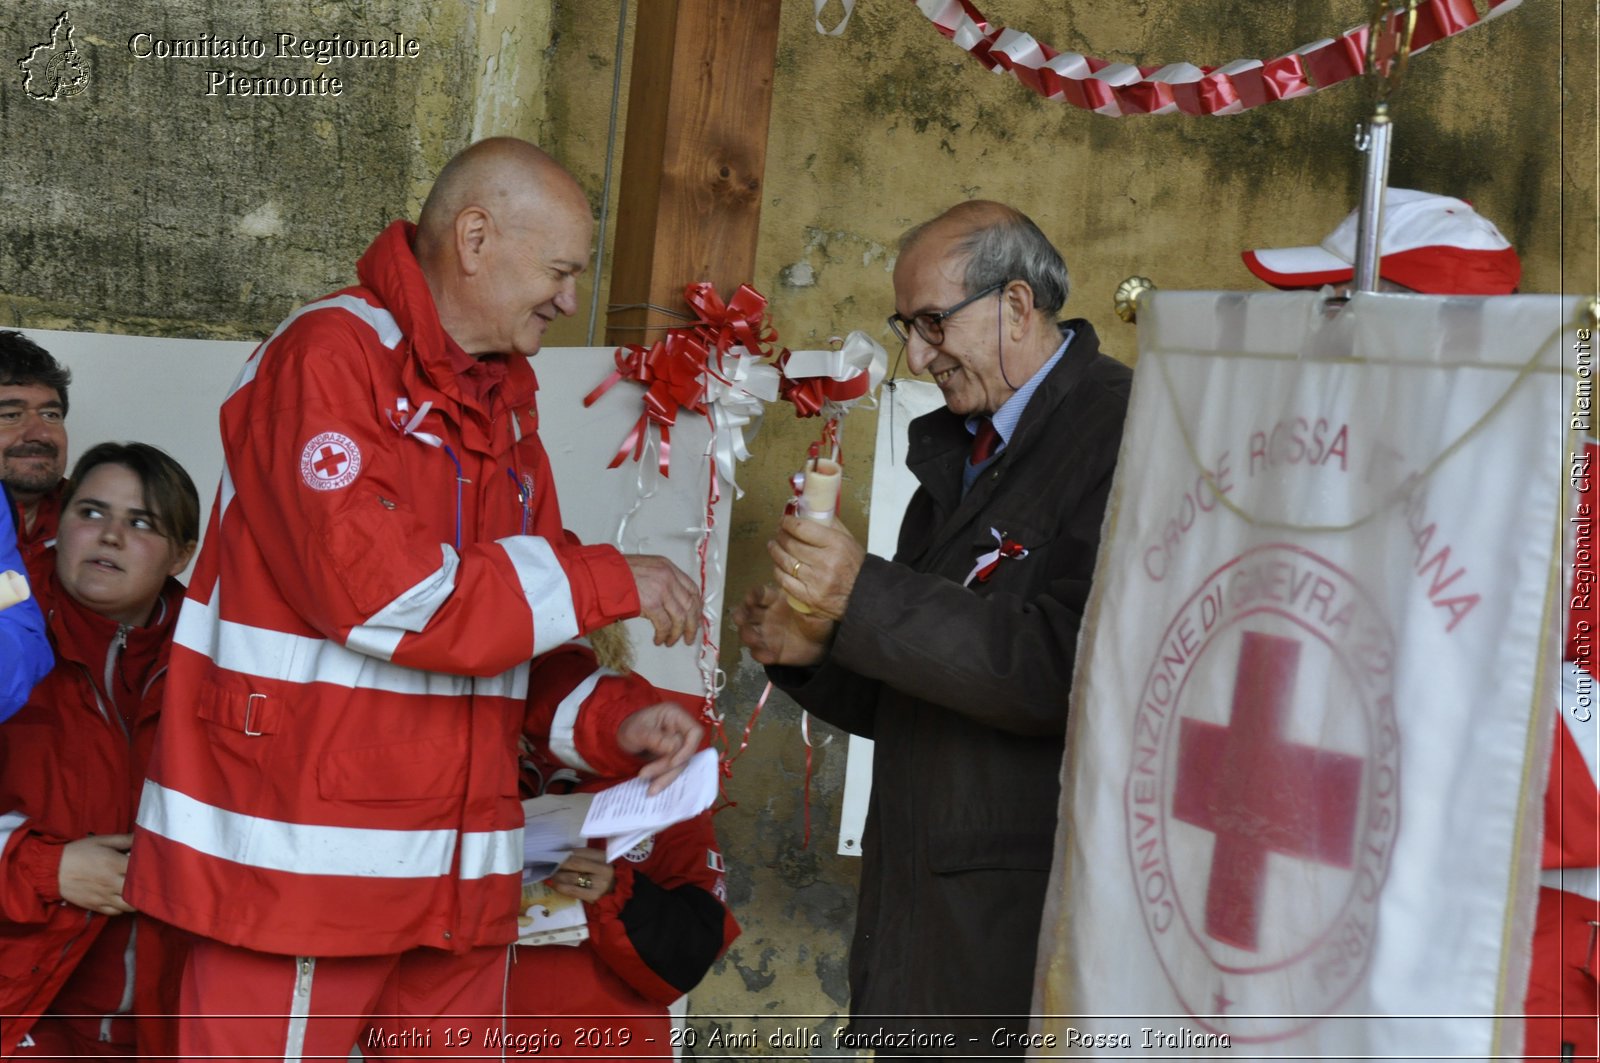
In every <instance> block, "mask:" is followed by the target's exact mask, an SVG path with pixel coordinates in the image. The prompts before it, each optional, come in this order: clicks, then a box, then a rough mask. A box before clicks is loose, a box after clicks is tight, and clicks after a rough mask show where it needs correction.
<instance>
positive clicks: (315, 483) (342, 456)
mask: <svg viewBox="0 0 1600 1063" xmlns="http://www.w3.org/2000/svg"><path fill="white" fill-rule="evenodd" d="M360 472H361V450H360V448H359V447H357V446H356V444H355V440H353V439H351V438H350V437H349V436H343V435H340V434H339V433H338V432H323V433H322V434H321V435H319V436H315V437H313V438H312V440H311V442H309V443H307V444H306V446H305V449H304V450H302V451H301V452H300V477H301V479H303V480H305V482H306V486H307V487H309V488H311V489H312V490H313V491H337V490H338V489H339V488H341V487H348V486H349V485H350V484H351V483H353V482H355V478H356V476H357V475H358V474H359V473H360Z"/></svg>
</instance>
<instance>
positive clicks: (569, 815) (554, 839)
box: [522, 749, 717, 879]
mask: <svg viewBox="0 0 1600 1063" xmlns="http://www.w3.org/2000/svg"><path fill="white" fill-rule="evenodd" d="M649 789H650V784H649V783H648V782H646V781H645V780H643V779H638V778H634V779H629V780H628V781H627V782H623V783H618V784H617V785H616V786H613V787H610V788H609V789H606V790H601V791H600V792H599V793H593V794H545V795H544V796H543V797H534V798H529V799H528V800H526V801H524V802H522V812H523V815H524V816H525V817H526V819H527V822H526V824H525V826H524V827H523V834H522V859H523V864H524V875H525V877H527V876H531V877H532V878H535V879H541V878H548V877H549V876H550V875H551V874H553V873H554V872H555V870H556V868H557V867H558V866H560V864H561V862H562V861H563V860H565V859H566V858H567V856H568V855H569V854H570V853H571V852H572V851H573V850H574V849H582V848H583V847H584V845H585V839H588V838H604V839H605V842H606V859H607V860H615V859H617V858H618V857H620V856H621V855H622V854H623V853H626V852H627V851H628V850H629V849H632V848H633V847H634V846H635V845H638V844H639V843H640V842H641V841H643V840H644V839H646V838H648V837H649V836H650V835H652V834H654V833H655V832H656V831H658V830H662V829H663V828H666V827H670V826H672V825H673V824H674V823H682V822H683V821H684V820H686V819H689V818H690V817H692V816H698V815H699V814H700V813H701V812H704V811H705V810H706V809H708V808H710V807H711V802H713V801H715V800H716V799H717V752H716V750H714V749H702V750H701V751H700V752H698V753H696V754H695V755H694V756H693V757H692V758H690V760H689V763H688V764H687V765H685V766H684V769H683V773H682V774H681V775H679V776H678V777H677V778H676V779H674V780H672V784H671V785H670V786H668V787H667V788H666V789H665V790H662V791H661V792H660V793H659V794H656V795H655V796H653V797H652V796H650V794H649Z"/></svg>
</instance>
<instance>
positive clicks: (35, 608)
mask: <svg viewBox="0 0 1600 1063" xmlns="http://www.w3.org/2000/svg"><path fill="white" fill-rule="evenodd" d="M0 503H3V504H0V572H4V571H6V570H7V569H10V570H11V571H13V572H17V573H19V574H21V575H23V576H26V575H27V574H28V571H27V569H26V568H24V567H23V565H22V551H21V550H19V549H18V548H17V526H16V522H15V520H14V519H13V516H12V514H13V513H14V512H15V511H14V510H13V508H12V505H11V496H10V495H9V494H6V495H4V497H3V498H0ZM54 664H55V655H54V654H53V653H51V652H50V641H49V640H48V639H47V638H45V634H44V616H43V614H41V613H40V612H39V603H38V602H37V601H35V600H34V599H32V598H29V599H28V600H27V601H25V602H18V603H17V604H16V605H13V606H12V607H11V608H9V609H0V720H4V719H6V718H7V717H9V716H10V715H11V714H12V713H14V712H16V711H17V710H18V709H20V708H22V706H23V705H24V704H26V703H27V701H28V695H29V694H30V693H31V692H32V691H33V685H34V684H35V683H37V682H38V681H39V680H41V679H43V678H44V674H45V673H46V672H48V671H49V670H50V668H51V666H52V665H54Z"/></svg>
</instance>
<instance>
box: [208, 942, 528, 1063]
mask: <svg viewBox="0 0 1600 1063" xmlns="http://www.w3.org/2000/svg"><path fill="white" fill-rule="evenodd" d="M507 951H508V950H507V949H506V948H505V947H504V946H494V947H486V948H480V949H474V950H472V951H471V952H467V953H465V954H460V955H457V954H455V953H449V952H441V951H439V950H437V949H426V948H418V949H412V950H410V951H409V952H402V953H398V954H395V955H389V956H332V957H320V958H318V957H310V956H298V957H297V956H278V955H273V954H270V953H264V952H254V951H252V950H250V949H241V948H236V947H234V946H232V945H224V944H222V943H220V942H216V941H208V940H201V941H197V942H196V943H195V944H194V946H193V947H192V949H191V951H190V953H189V961H188V964H187V965H186V966H185V967H184V972H183V987H182V1005H183V1013H184V1016H185V1017H184V1019H183V1020H182V1021H181V1022H180V1023H179V1028H178V1047H179V1053H180V1057H181V1058H182V1059H185V1060H207V1061H214V1060H219V1059H244V1058H252V1059H257V1060H259V1059H280V1058H281V1059H284V1060H312V1059H327V1060H336V1061H339V1063H343V1061H344V1060H346V1059H348V1058H349V1056H350V1049H351V1048H360V1049H361V1054H362V1056H364V1057H365V1058H368V1059H373V1058H377V1059H440V1058H444V1059H473V1058H493V1059H499V1058H500V1051H499V1048H498V1047H497V1046H498V1045H499V1043H500V1042H501V1041H502V1040H503V1038H504V1027H503V1023H502V1019H501V1016H502V1014H503V1013H504V1009H505V982H506V953H507ZM486 1045H487V1046H488V1047H485V1046H486Z"/></svg>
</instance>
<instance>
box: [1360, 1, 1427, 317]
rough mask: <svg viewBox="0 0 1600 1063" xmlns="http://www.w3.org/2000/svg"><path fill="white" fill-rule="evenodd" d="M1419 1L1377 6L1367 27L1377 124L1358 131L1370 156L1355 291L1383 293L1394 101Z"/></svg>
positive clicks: (1363, 149)
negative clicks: (1380, 276) (1391, 102)
mask: <svg viewBox="0 0 1600 1063" xmlns="http://www.w3.org/2000/svg"><path fill="white" fill-rule="evenodd" d="M1418 2H1419V0H1398V2H1397V0H1377V2H1376V4H1375V5H1374V7H1373V12H1372V21H1371V22H1369V23H1368V24H1367V73H1368V74H1370V75H1371V76H1372V77H1373V79H1374V85H1375V87H1376V97H1377V98H1376V102H1375V103H1374V104H1373V108H1372V118H1371V120H1370V121H1368V122H1367V123H1366V124H1365V125H1364V126H1362V127H1358V128H1357V130H1356V150H1357V151H1360V152H1362V153H1363V154H1365V155H1366V175H1365V178H1364V180H1363V181H1362V186H1361V214H1360V216H1359V217H1358V219H1357V221H1356V268H1355V277H1354V286H1355V290H1356V291H1358V292H1375V291H1377V290H1378V260H1379V257H1380V255H1381V253H1382V252H1381V248H1380V247H1379V246H1378V245H1379V234H1380V233H1381V232H1382V230H1383V193H1384V189H1386V188H1387V187H1388V185H1389V141H1390V138H1391V136H1392V134H1393V132H1394V124H1393V123H1392V122H1391V121H1390V119H1389V95H1390V93H1392V92H1393V91H1394V88H1395V86H1396V85H1398V84H1399V83H1400V76H1401V75H1402V74H1403V73H1404V72H1405V67H1406V60H1407V58H1409V57H1410V55H1411V34H1412V32H1413V31H1414V30H1415V29H1416V26H1417V4H1418Z"/></svg>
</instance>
